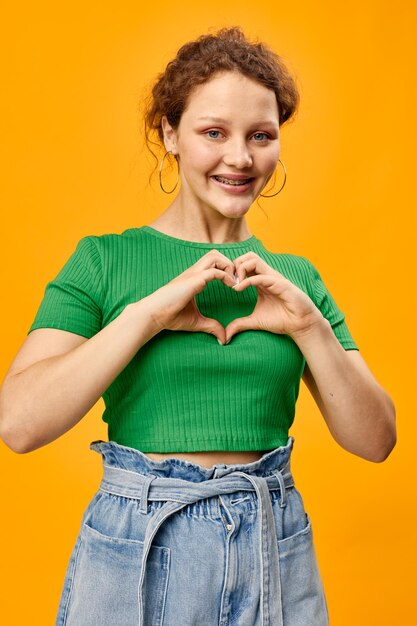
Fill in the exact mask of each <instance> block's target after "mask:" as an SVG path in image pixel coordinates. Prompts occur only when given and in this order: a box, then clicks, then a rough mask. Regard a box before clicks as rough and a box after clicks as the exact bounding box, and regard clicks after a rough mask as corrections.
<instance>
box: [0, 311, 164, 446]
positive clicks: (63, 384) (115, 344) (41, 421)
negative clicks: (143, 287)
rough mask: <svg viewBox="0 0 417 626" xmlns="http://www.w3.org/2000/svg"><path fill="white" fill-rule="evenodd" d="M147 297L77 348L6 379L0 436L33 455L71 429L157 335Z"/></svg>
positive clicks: (1, 392) (0, 401)
mask: <svg viewBox="0 0 417 626" xmlns="http://www.w3.org/2000/svg"><path fill="white" fill-rule="evenodd" d="M145 300H146V299H143V300H139V301H138V302H135V303H132V304H129V305H128V306H126V307H125V309H124V310H123V311H122V313H121V314H120V315H119V316H118V317H116V318H115V319H114V320H113V321H112V322H111V323H110V324H108V325H107V326H106V327H104V328H103V329H102V330H101V331H99V332H98V333H97V334H95V335H94V336H93V337H91V338H90V339H87V338H86V339H85V341H84V342H83V343H82V344H81V345H77V347H75V348H73V349H71V350H69V351H68V352H65V354H59V355H55V356H52V357H48V358H45V359H42V360H40V361H37V362H35V363H33V364H32V365H30V366H29V367H27V368H25V369H23V370H22V371H18V372H17V373H16V372H11V373H10V375H8V376H6V378H5V380H4V381H3V384H2V387H1V390H0V436H1V438H2V439H3V441H4V443H5V444H6V445H8V446H9V447H10V448H11V449H12V450H14V451H15V452H18V453H25V452H31V451H33V450H36V449H37V448H40V447H41V446H44V445H46V444H48V443H50V442H51V441H53V440H55V439H57V438H58V437H60V436H61V435H63V434H64V433H65V432H67V431H68V430H69V429H70V428H72V427H73V426H75V425H76V424H77V423H78V422H79V421H80V420H81V418H82V417H84V415H86V413H87V412H88V411H89V410H90V409H91V407H92V406H94V404H95V403H96V402H97V400H98V399H99V398H100V397H101V395H102V394H103V392H104V391H105V390H106V389H107V388H108V387H109V385H110V384H111V383H112V382H113V381H114V379H115V378H116V377H117V376H118V375H119V373H120V372H121V371H122V370H123V369H124V368H125V367H126V365H127V364H128V363H129V362H130V361H131V359H132V358H133V357H134V355H135V354H136V353H137V351H138V350H139V349H140V348H141V347H142V346H143V345H144V344H145V343H146V342H147V341H149V340H150V339H151V338H152V337H153V336H154V335H155V334H157V333H158V332H159V330H158V329H157V328H156V326H155V324H154V322H153V319H152V317H151V316H150V315H149V314H148V308H147V304H146V302H145Z"/></svg>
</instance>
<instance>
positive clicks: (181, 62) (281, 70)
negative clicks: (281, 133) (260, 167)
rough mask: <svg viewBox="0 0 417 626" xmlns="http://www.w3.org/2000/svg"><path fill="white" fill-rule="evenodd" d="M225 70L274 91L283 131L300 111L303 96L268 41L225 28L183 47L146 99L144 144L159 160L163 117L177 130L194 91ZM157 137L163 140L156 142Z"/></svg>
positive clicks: (236, 29)
mask: <svg viewBox="0 0 417 626" xmlns="http://www.w3.org/2000/svg"><path fill="white" fill-rule="evenodd" d="M222 71H235V72H236V71H237V72H240V73H241V74H243V75H244V76H247V77H248V78H252V79H254V80H256V81H258V82H259V83H261V84H262V85H265V87H267V88H268V89H271V90H273V91H274V92H275V96H276V99H277V104H278V112H279V126H282V125H283V124H284V123H285V122H287V121H288V120H289V119H290V118H291V117H292V116H293V115H294V113H295V112H296V110H297V107H298V104H299V92H298V89H297V86H296V83H295V80H294V79H293V77H292V76H291V74H290V73H289V71H288V69H287V68H286V66H285V64H284V62H283V61H282V59H281V57H280V56H278V55H277V54H276V53H275V52H273V51H272V50H271V49H270V48H269V47H268V46H267V45H266V44H265V43H263V42H260V41H256V42H250V41H249V40H248V39H247V38H246V37H245V35H244V33H243V31H242V30H241V28H240V27H239V26H233V27H229V28H221V29H220V30H218V31H217V33H215V34H214V35H212V34H207V35H201V36H200V37H198V39H196V40H194V41H190V42H188V43H186V44H184V45H183V46H182V47H181V48H180V49H179V50H178V52H177V55H176V57H175V58H174V59H173V60H172V61H170V62H169V63H168V65H167V66H166V68H165V71H164V72H161V73H160V74H159V75H158V76H157V79H156V82H155V83H154V85H153V87H152V90H151V94H150V95H149V96H148V97H147V98H145V99H144V107H145V110H144V122H145V141H146V145H147V147H148V149H149V150H150V152H151V153H152V154H153V156H154V157H155V158H156V159H157V160H158V158H157V156H156V155H155V153H154V152H153V151H152V148H151V144H153V145H155V146H158V147H163V146H164V134H163V130H162V124H161V120H162V117H163V116H164V115H166V117H167V120H168V122H169V124H170V125H171V126H172V127H173V128H174V129H177V128H178V126H179V123H180V120H181V116H182V114H183V112H184V111H185V109H186V106H187V102H188V98H189V97H190V94H191V92H192V91H193V89H195V87H197V86H198V85H202V84H203V83H206V82H207V81H209V80H210V79H211V78H212V77H214V75H215V74H217V73H219V72H222ZM153 136H155V138H156V139H157V140H158V139H159V141H153V140H152V137H153Z"/></svg>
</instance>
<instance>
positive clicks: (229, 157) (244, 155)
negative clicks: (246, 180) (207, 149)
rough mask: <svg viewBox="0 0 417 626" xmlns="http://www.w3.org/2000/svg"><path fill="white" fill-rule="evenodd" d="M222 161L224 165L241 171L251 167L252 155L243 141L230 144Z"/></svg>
mask: <svg viewBox="0 0 417 626" xmlns="http://www.w3.org/2000/svg"><path fill="white" fill-rule="evenodd" d="M223 161H224V162H225V164H226V165H229V166H234V167H237V168H239V169H243V168H245V167H251V166H252V154H251V151H250V149H249V148H248V146H247V144H246V142H245V141H235V142H230V143H229V145H228V146H227V149H226V152H225V155H224V157H223Z"/></svg>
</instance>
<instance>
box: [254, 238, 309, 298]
mask: <svg viewBox="0 0 417 626" xmlns="http://www.w3.org/2000/svg"><path fill="white" fill-rule="evenodd" d="M259 256H262V258H263V259H264V260H265V261H266V262H267V263H268V265H270V266H271V267H272V268H273V269H275V270H276V271H277V272H280V274H282V275H283V276H285V278H287V279H288V280H291V282H293V283H295V284H296V285H297V286H298V287H300V288H304V289H307V290H310V289H311V286H312V280H313V277H314V269H315V268H314V265H313V264H312V263H311V261H310V260H309V259H307V257H305V256H301V255H299V254H293V253H291V252H272V251H270V250H267V249H266V248H265V247H264V246H262V255H261V252H260V254H259Z"/></svg>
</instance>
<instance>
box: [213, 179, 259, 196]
mask: <svg viewBox="0 0 417 626" xmlns="http://www.w3.org/2000/svg"><path fill="white" fill-rule="evenodd" d="M210 180H212V181H213V182H214V183H216V184H217V185H218V186H220V187H222V188H223V189H225V190H227V191H229V192H232V193H243V192H244V191H247V190H248V189H250V187H251V186H252V183H253V181H254V180H255V178H253V177H248V178H240V179H237V180H236V179H231V178H225V177H223V176H210Z"/></svg>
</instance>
